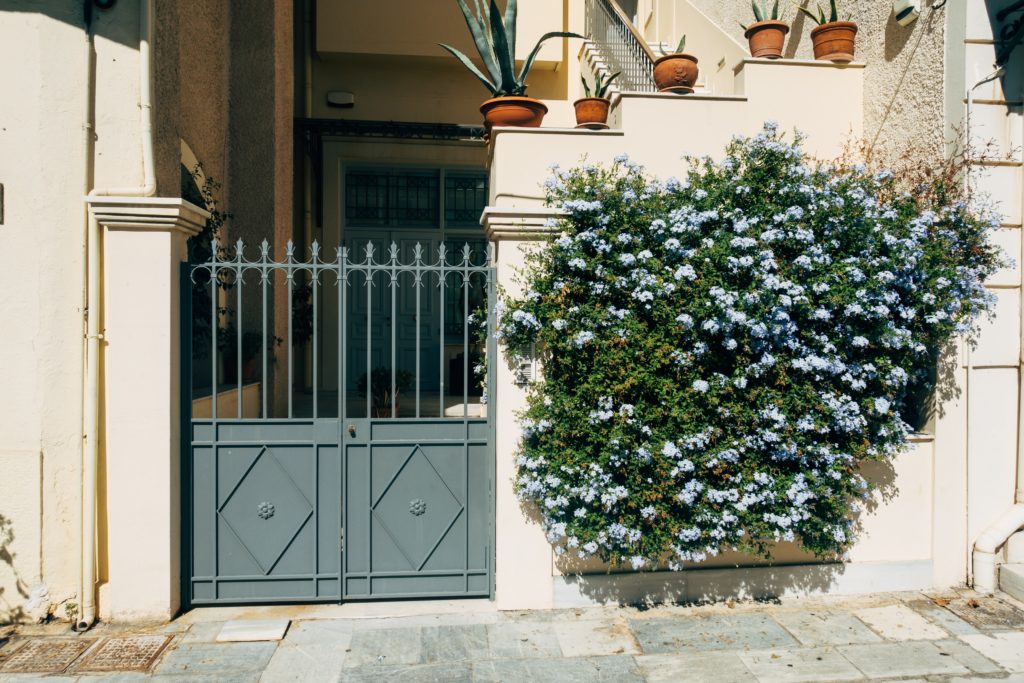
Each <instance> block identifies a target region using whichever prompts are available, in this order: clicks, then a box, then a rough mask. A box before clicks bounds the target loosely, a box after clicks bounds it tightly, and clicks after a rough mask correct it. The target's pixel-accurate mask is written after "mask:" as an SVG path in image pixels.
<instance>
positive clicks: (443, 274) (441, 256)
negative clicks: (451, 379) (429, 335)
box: [437, 242, 448, 417]
mask: <svg viewBox="0 0 1024 683" xmlns="http://www.w3.org/2000/svg"><path fill="white" fill-rule="evenodd" d="M437 251H438V260H437V262H438V264H439V265H440V268H439V269H438V271H437V277H438V278H440V283H439V284H440V286H441V299H440V301H441V306H440V308H441V333H440V343H439V344H438V346H439V347H440V351H439V353H440V360H439V363H438V366H439V368H438V372H439V374H440V391H439V394H438V402H439V403H440V406H439V407H438V409H437V410H438V413H437V416H438V417H444V343H445V341H446V340H445V335H444V306H445V300H444V286H445V281H446V280H447V279H448V272H447V271H446V270H445V267H446V266H447V265H448V258H447V256H446V255H445V247H444V242H441V246H440V247H438V250H437Z"/></svg>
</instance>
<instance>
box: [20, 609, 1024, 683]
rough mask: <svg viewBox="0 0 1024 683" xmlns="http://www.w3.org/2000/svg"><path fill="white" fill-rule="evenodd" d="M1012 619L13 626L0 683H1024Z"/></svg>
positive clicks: (668, 615)
mask: <svg viewBox="0 0 1024 683" xmlns="http://www.w3.org/2000/svg"><path fill="white" fill-rule="evenodd" d="M1017 607H1019V605H1014V604H1012V601H1011V600H1010V599H1008V598H1007V599H1005V600H1004V599H1001V598H993V597H982V596H977V595H974V594H971V593H966V592H965V593H959V594H949V595H941V596H939V595H923V594H920V593H911V594H897V595H893V594H888V595H874V596H865V597H860V598H855V599H800V600H797V599H792V600H785V601H782V602H779V603H777V604H766V603H739V604H737V603H729V604H718V605H709V606H696V607H694V606H666V607H654V608H650V609H636V608H594V609H574V610H556V611H538V612H511V613H509V612H503V613H499V612H495V611H493V610H488V611H481V612H458V613H450V614H434V615H431V614H422V615H418V616H405V617H395V618H361V619H359V618H346V619H337V618H329V619H296V620H294V621H293V622H292V624H291V626H290V628H289V629H288V631H287V634H286V636H285V637H284V639H283V640H281V641H280V642H243V643H237V642H226V643H218V642H216V639H217V635H218V633H219V632H220V630H221V628H222V626H223V622H221V621H204V620H196V619H188V618H186V619H183V620H181V621H179V622H176V623H174V624H170V625H168V626H166V627H163V628H159V629H152V630H150V631H148V632H146V633H138V634H129V633H124V632H117V631H114V630H113V629H111V627H104V626H99V627H97V628H96V629H94V630H92V631H90V632H89V633H86V634H83V635H82V636H75V635H73V634H68V633H63V634H57V635H50V636H43V635H33V633H32V629H22V631H21V632H20V633H18V634H17V635H16V636H15V637H14V638H13V639H12V640H11V641H10V642H9V643H7V644H6V645H4V646H3V647H0V681H22V680H35V679H37V678H38V680H42V681H77V682H78V683H89V681H94V680H95V681H118V682H133V681H143V680H150V681H154V682H155V683H172V682H173V681H197V682H203V681H210V682H213V681H227V682H232V681H251V682H256V681H263V682H266V683H272V682H274V681H358V682H366V683H384V682H388V681H406V682H410V683H413V682H421V681H467V682H468V681H487V682H497V681H505V682H514V681H526V682H529V683H546V682H548V681H551V682H556V681H557V682H559V683H562V682H568V683H575V682H579V683H590V682H592V681H596V682H603V681H607V682H613V681H614V682H615V683H619V682H626V683H628V682H632V681H636V682H640V681H647V682H650V683H653V682H663V681H664V682H668V681H671V682H673V683H676V682H682V683H685V682H687V681H699V682H701V683H703V682H705V681H707V682H713V683H730V682H732V681H740V682H750V683H758V682H760V683H768V682H773V683H774V682H778V683H788V682H799V681H809V682H819V681H822V682H823V681H895V680H900V681H918V682H920V681H934V682H937V681H949V682H953V681H956V682H957V683H966V682H967V681H988V680H1004V681H1009V682H1011V683H1024V612H1022V611H1020V610H1018V609H1017ZM210 614H211V613H210V612H207V614H206V615H205V617H204V618H208V617H209V616H210ZM212 614H213V615H214V616H216V614H217V613H216V612H213V613H212ZM297 614H301V612H297ZM225 618H227V617H225ZM115 639H117V640H115ZM43 643H52V644H53V645H54V646H55V647H54V648H53V649H52V651H51V653H50V654H49V655H46V657H48V658H49V659H46V657H43V656H42V655H40V657H42V658H41V659H40V660H39V661H42V660H43V659H46V661H48V662H50V667H51V668H50V669H49V670H50V671H53V672H54V673H51V674H46V673H44V672H42V671H38V672H37V673H15V672H16V671H25V670H26V669H25V666H23V663H24V662H30V661H32V659H33V657H32V656H30V655H32V654H33V653H32V652H31V651H29V650H26V648H30V647H36V648H37V649H39V648H42V644H43ZM115 643H116V647H115V646H114V644H115ZM162 643H163V645H161V644H162ZM133 647H134V648H135V649H134V650H133V649H132V648H133ZM107 648H109V649H110V651H109V652H107V653H106V654H105V650H106V649H107ZM44 649H45V648H44ZM40 652H41V650H40ZM19 662H20V663H19ZM61 662H64V665H63V668H60V669H57V668H54V667H58V666H60V664H61ZM126 662H127V663H132V664H134V666H135V670H134V671H128V670H127V663H126ZM150 665H152V666H150ZM104 666H107V667H115V668H108V669H104V668H103V667H104ZM118 666H120V667H121V668H116V667H118ZM58 671H59V673H57V672H58Z"/></svg>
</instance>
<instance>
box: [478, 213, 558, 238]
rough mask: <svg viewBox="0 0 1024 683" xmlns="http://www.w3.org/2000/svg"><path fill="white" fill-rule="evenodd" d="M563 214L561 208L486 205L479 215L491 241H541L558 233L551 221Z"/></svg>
mask: <svg viewBox="0 0 1024 683" xmlns="http://www.w3.org/2000/svg"><path fill="white" fill-rule="evenodd" d="M563 214H564V211H562V210H561V209H555V208H550V207H543V208H515V207H508V208H506V207H499V206H488V207H487V208H485V209H484V213H483V215H482V216H481V217H480V224H481V225H483V226H484V233H485V234H486V235H487V239H489V240H491V241H492V242H501V241H505V240H515V241H520V242H522V241H538V242H539V241H542V240H546V239H549V238H551V237H552V236H554V235H556V234H557V233H558V228H555V227H552V226H551V222H552V221H554V220H556V219H558V218H559V217H560V216H562V215H563Z"/></svg>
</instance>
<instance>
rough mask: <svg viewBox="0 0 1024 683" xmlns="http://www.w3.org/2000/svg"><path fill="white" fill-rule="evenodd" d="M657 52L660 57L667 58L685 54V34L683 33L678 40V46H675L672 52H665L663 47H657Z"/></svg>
mask: <svg viewBox="0 0 1024 683" xmlns="http://www.w3.org/2000/svg"><path fill="white" fill-rule="evenodd" d="M658 52H660V53H661V56H662V57H668V56H669V55H681V54H682V53H684V52H686V34H685V33H684V34H683V37H682V38H680V39H679V44H678V45H676V49H675V50H674V51H672V52H665V47H664V45H658Z"/></svg>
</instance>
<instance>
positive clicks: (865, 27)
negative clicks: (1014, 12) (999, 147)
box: [639, 0, 956, 155]
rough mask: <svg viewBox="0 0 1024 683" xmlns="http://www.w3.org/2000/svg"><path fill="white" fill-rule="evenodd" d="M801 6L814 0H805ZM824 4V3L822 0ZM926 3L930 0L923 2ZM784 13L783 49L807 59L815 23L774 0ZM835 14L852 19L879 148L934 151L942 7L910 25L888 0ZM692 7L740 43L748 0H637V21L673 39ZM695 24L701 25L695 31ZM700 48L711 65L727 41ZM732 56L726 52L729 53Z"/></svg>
mask: <svg viewBox="0 0 1024 683" xmlns="http://www.w3.org/2000/svg"><path fill="white" fill-rule="evenodd" d="M801 4H804V5H805V6H813V4H814V3H813V2H811V3H810V4H809V5H808V3H807V2H803V3H801ZM826 4H827V3H826ZM925 4H931V3H925ZM955 4H956V3H949V5H955ZM779 6H780V9H781V11H782V12H783V19H784V20H785V21H786V22H787V23H789V24H790V25H791V30H790V33H789V35H788V36H787V40H786V47H785V49H784V52H783V54H784V55H785V57H787V58H795V59H810V58H811V56H812V54H811V37H810V31H811V29H812V28H813V27H814V26H813V22H810V21H809V19H808V18H807V17H805V16H804V15H803V14H802V13H798V12H797V11H796V9H795V8H794V6H793V4H792V3H779ZM839 6H840V14H841V15H843V17H845V16H847V15H848V16H849V17H850V20H851V21H854V22H856V23H857V25H858V34H857V61H860V62H864V63H865V64H866V68H865V70H864V83H863V89H864V100H863V101H864V131H863V134H864V136H865V138H867V139H868V140H869V141H871V142H873V143H874V144H875V146H876V150H877V152H878V153H879V154H882V155H885V154H892V153H897V154H898V153H899V152H901V151H902V150H903V149H905V148H907V147H908V146H909V147H910V148H911V149H914V150H917V151H918V153H931V154H936V155H940V154H941V153H942V151H943V143H944V140H945V138H944V131H945V126H944V124H945V118H944V116H945V111H944V105H943V84H944V69H943V64H944V50H945V20H946V17H945V12H946V11H948V10H932V9H930V8H926V9H925V10H924V11H923V12H922V14H921V18H920V19H919V20H918V21H917V22H915V23H913V24H911V25H910V26H908V27H901V26H899V25H898V24H896V22H895V21H894V20H893V19H892V1H891V0H857V1H856V2H852V1H849V0H847V1H846V2H839ZM692 10H696V11H697V12H698V13H699V14H703V15H704V16H705V17H706V18H707V19H710V20H711V22H713V24H714V25H715V26H717V27H719V30H721V31H724V32H725V33H726V34H728V36H729V39H730V42H731V43H732V44H733V45H735V44H740V45H741V46H742V47H743V48H744V49H745V48H746V45H747V41H746V39H745V38H744V37H743V29H742V28H740V24H750V23H751V22H752V21H753V15H752V13H751V10H750V3H747V2H736V1H735V0H641V2H640V8H639V22H640V24H641V26H642V27H643V28H644V30H645V31H646V34H647V36H648V37H649V38H650V39H651V40H653V41H662V40H664V41H671V40H673V39H674V40H678V36H679V35H680V34H682V33H697V32H695V31H694V29H693V26H694V25H695V24H697V25H698V26H699V25H700V24H699V23H698V21H696V20H695V18H694V17H693V16H692V15H693V12H692ZM698 32H699V31H698ZM690 43H691V44H692V45H693V46H694V49H695V50H700V49H701V46H702V45H706V43H707V40H706V36H699V37H697V38H696V40H691V41H690ZM707 50H708V51H709V53H708V54H702V53H701V52H698V56H699V57H701V58H702V64H703V66H704V68H705V69H706V70H707V69H715V68H716V66H715V65H716V64H717V62H718V60H719V59H720V58H721V57H724V56H730V57H731V54H732V50H731V48H730V47H729V46H724V47H723V46H717V47H712V46H708V48H707ZM729 61H730V62H731V61H732V60H731V59H730V60H729ZM849 106H850V103H849V102H848V101H846V99H845V98H844V97H843V96H842V95H841V94H840V95H839V96H838V97H837V98H836V101H835V102H834V103H833V104H832V106H831V107H830V108H829V109H830V110H831V112H832V115H842V112H843V111H844V110H845V109H847V108H848V107H849Z"/></svg>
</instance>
